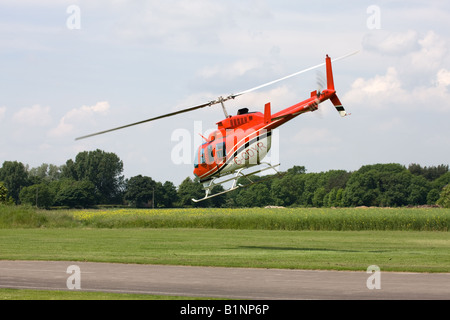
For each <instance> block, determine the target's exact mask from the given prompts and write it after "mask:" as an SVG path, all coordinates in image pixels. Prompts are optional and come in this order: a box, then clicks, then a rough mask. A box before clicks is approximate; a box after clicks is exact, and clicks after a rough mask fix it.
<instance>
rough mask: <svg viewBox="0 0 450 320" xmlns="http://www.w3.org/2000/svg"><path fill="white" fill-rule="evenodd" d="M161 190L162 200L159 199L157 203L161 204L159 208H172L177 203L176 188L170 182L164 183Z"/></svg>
mask: <svg viewBox="0 0 450 320" xmlns="http://www.w3.org/2000/svg"><path fill="white" fill-rule="evenodd" d="M162 188H163V192H162V198H161V199H160V202H159V203H160V204H161V207H163V208H173V207H174V206H175V204H176V203H177V201H178V193H177V188H176V187H175V185H174V184H173V183H172V182H170V181H166V182H164V184H163V185H162Z"/></svg>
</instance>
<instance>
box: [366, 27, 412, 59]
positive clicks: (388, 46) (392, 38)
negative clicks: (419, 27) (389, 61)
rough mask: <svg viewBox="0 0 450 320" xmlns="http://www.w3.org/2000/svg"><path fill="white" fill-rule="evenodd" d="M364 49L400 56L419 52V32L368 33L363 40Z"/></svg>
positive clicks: (380, 31) (381, 31)
mask: <svg viewBox="0 0 450 320" xmlns="http://www.w3.org/2000/svg"><path fill="white" fill-rule="evenodd" d="M362 44H363V47H364V49H366V50H368V51H375V52H378V53H381V54H388V55H399V54H405V53H407V52H411V51H414V50H417V49H418V48H419V36H418V33H417V31H414V30H408V31H406V32H386V31H383V30H379V31H377V32H371V33H368V34H367V35H366V36H365V37H364V38H363V42H362Z"/></svg>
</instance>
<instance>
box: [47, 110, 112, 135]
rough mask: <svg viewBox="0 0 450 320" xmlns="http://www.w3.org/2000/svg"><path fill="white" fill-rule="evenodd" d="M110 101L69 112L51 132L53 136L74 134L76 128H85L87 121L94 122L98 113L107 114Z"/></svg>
mask: <svg viewBox="0 0 450 320" xmlns="http://www.w3.org/2000/svg"><path fill="white" fill-rule="evenodd" d="M109 108H110V106H109V103H108V102H107V101H101V102H98V103H97V104H95V105H93V106H82V107H80V108H75V109H72V110H70V111H69V112H67V113H66V114H65V115H64V116H63V117H62V118H61V120H60V121H59V124H58V126H57V127H56V128H54V129H52V130H51V131H50V132H49V135H50V136H51V137H60V136H65V135H67V134H73V133H74V132H75V131H76V129H78V128H83V127H84V124H85V123H86V122H90V123H92V122H93V121H94V119H95V116H96V115H106V114H107V113H108V111H109Z"/></svg>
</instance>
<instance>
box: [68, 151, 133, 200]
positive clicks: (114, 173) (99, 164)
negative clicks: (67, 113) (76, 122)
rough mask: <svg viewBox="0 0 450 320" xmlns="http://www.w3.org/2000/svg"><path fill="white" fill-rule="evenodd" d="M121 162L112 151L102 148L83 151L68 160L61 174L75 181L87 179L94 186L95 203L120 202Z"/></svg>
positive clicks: (121, 185) (122, 185)
mask: <svg viewBox="0 0 450 320" xmlns="http://www.w3.org/2000/svg"><path fill="white" fill-rule="evenodd" d="M122 171H123V162H122V161H121V160H120V159H119V157H118V156H117V155H116V154H114V153H108V152H105V151H102V150H99V149H97V150H95V151H84V152H80V153H78V154H77V156H76V157H75V161H72V160H68V161H67V162H66V164H65V166H63V168H62V176H63V177H65V178H70V179H73V180H76V181H83V180H87V181H90V182H91V183H92V184H93V185H94V187H95V192H94V193H95V199H96V202H97V203H114V202H116V203H117V202H120V201H121V197H122V195H123V189H124V184H125V182H124V177H123V175H122Z"/></svg>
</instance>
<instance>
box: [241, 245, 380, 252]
mask: <svg viewBox="0 0 450 320" xmlns="http://www.w3.org/2000/svg"><path fill="white" fill-rule="evenodd" d="M237 249H255V250H283V251H322V252H326V251H328V252H371V253H383V252H387V251H382V250H374V251H366V250H362V251H358V250H348V249H326V248H297V247H268V246H239V247H237Z"/></svg>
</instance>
